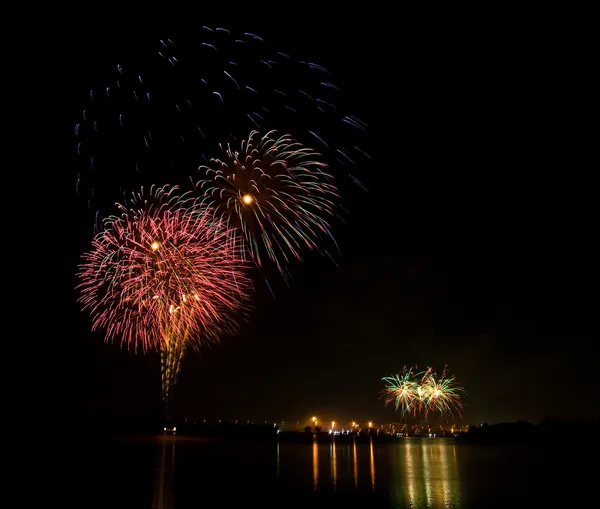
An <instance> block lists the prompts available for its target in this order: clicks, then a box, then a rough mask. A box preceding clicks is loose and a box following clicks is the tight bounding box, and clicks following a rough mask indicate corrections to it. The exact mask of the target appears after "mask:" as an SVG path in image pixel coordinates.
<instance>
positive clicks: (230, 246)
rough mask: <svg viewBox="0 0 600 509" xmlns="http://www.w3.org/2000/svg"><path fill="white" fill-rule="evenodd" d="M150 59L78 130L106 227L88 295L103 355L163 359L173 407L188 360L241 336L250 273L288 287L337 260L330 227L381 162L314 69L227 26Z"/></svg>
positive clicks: (97, 223)
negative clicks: (316, 257) (271, 273)
mask: <svg viewBox="0 0 600 509" xmlns="http://www.w3.org/2000/svg"><path fill="white" fill-rule="evenodd" d="M140 47H141V48H142V49H141V51H138V52H132V53H127V54H124V56H123V59H122V60H121V61H116V62H115V64H114V71H113V72H114V74H113V76H112V77H110V78H108V80H105V81H103V82H102V83H101V85H99V86H98V87H95V88H92V89H91V90H90V91H89V94H87V96H86V97H85V100H84V104H83V105H82V109H81V111H80V117H79V119H78V121H77V122H76V124H75V126H74V134H75V143H76V152H77V163H76V165H77V169H76V173H77V177H76V183H75V191H76V193H77V195H78V197H79V198H80V200H81V203H82V204H84V206H85V210H86V212H84V213H86V214H87V213H91V214H92V216H93V217H94V238H93V240H92V245H91V248H90V250H89V251H87V252H86V253H84V254H83V262H82V263H81V264H80V265H79V269H78V274H77V275H78V277H79V279H80V283H79V285H78V289H79V290H80V292H81V296H80V298H79V301H80V302H81V303H82V305H83V310H84V311H87V312H88V313H89V314H90V316H91V319H92V330H102V331H103V332H104V335H105V340H106V341H107V342H114V341H118V342H120V343H121V345H124V346H126V347H127V348H128V349H132V350H134V351H136V352H137V351H140V350H141V351H143V352H147V351H150V350H157V351H159V352H160V355H161V374H162V388H163V398H164V401H165V403H167V402H168V401H169V399H170V395H171V394H172V387H173V385H174V384H175V383H176V380H177V376H178V374H179V372H180V370H181V361H182V358H183V356H184V354H185V352H186V351H187V349H188V347H190V346H192V347H194V348H201V347H203V346H207V345H210V344H213V343H217V342H219V341H220V339H221V338H222V336H223V335H227V334H233V333H235V332H236V331H237V329H238V327H239V322H240V320H241V318H242V317H243V316H244V314H245V313H246V310H247V309H248V300H249V292H250V289H251V288H252V287H253V285H252V283H251V281H250V279H249V276H248V274H249V272H248V270H247V269H248V268H249V267H250V266H254V267H255V268H258V270H259V273H260V274H261V275H263V276H264V279H265V281H267V277H266V272H265V271H266V267H265V266H266V265H269V266H271V267H275V270H276V271H277V272H278V273H279V274H280V275H282V276H283V278H284V280H287V276H288V274H289V272H288V268H287V266H288V264H289V263H290V262H292V261H300V260H302V257H303V252H304V251H311V250H317V251H319V252H321V253H322V254H325V255H327V256H329V257H330V258H333V257H332V254H331V253H330V251H329V248H328V247H327V245H324V244H325V242H328V239H329V240H331V241H332V242H333V245H334V246H336V245H335V241H334V240H333V235H332V233H331V229H332V221H333V219H334V218H335V216H337V215H339V214H340V209H343V207H342V205H341V202H342V195H344V193H345V191H346V190H347V184H350V185H354V184H358V185H359V186H360V187H363V185H362V183H361V177H360V175H359V174H360V169H361V167H362V166H363V165H364V164H365V163H366V162H367V161H368V160H369V159H370V156H369V155H368V154H367V152H366V151H365V150H364V149H363V148H362V147H363V145H364V141H365V138H366V136H367V125H366V124H365V123H364V122H363V121H362V120H360V119H359V118H358V117H356V116H354V115H353V114H351V113H349V112H348V111H347V109H346V105H345V100H344V95H343V94H341V91H340V89H339V88H338V87H337V86H336V85H335V84H334V83H333V78H332V76H331V74H330V72H329V70H328V69H326V68H325V67H323V66H321V65H319V64H316V63H314V62H312V61H310V60H309V59H303V58H298V57H295V56H293V55H291V54H290V52H286V51H280V50H279V49H277V48H274V47H272V46H271V45H270V44H269V43H268V41H266V40H265V39H263V38H262V37H260V36H258V35H256V34H253V33H250V32H244V33H238V34H236V33H233V32H232V31H230V30H228V29H224V28H209V27H199V29H198V30H197V31H195V32H194V34H192V35H191V36H182V37H177V38H172V39H171V38H165V39H162V40H157V41H155V42H154V44H149V45H148V44H145V43H143V42H140ZM134 53H135V54H134ZM248 133H249V134H248ZM219 148H220V149H221V155H220V156H217V153H218V152H217V151H218V149H219ZM167 182H169V183H172V184H175V185H174V186H171V185H165V183H167ZM163 185H164V187H160V186H163ZM139 189H142V191H141V192H139V191H137V190H139ZM144 189H146V190H149V191H147V192H144ZM179 189H182V190H184V191H187V192H183V191H181V192H180V191H179ZM115 202H116V207H117V212H115V211H114V209H113V207H115ZM107 215H108V217H107V218H106V219H102V218H103V217H105V216H107ZM336 248H337V246H336ZM267 285H268V281H267ZM269 289H271V287H270V285H269Z"/></svg>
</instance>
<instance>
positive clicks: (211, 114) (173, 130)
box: [74, 27, 370, 217]
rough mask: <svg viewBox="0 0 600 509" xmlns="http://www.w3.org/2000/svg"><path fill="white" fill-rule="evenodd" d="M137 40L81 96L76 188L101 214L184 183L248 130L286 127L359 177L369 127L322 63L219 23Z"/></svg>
mask: <svg viewBox="0 0 600 509" xmlns="http://www.w3.org/2000/svg"><path fill="white" fill-rule="evenodd" d="M140 46H142V48H141V49H140V50H138V51H134V52H131V53H126V52H122V53H123V56H122V59H121V60H116V61H115V63H114V67H113V69H114V71H113V75H112V77H107V78H105V79H104V80H103V81H102V82H101V85H100V86H98V87H95V88H93V89H91V90H90V91H89V93H88V94H87V95H86V96H84V97H83V98H82V106H81V110H80V117H79V118H78V120H77V121H76V123H75V126H74V134H75V149H76V151H77V154H78V156H77V176H76V185H75V187H76V191H77V194H78V195H79V196H80V198H81V200H82V202H83V203H84V204H85V206H87V207H89V208H90V210H92V211H93V212H94V213H95V215H97V216H98V217H102V216H103V215H105V214H106V213H107V212H109V211H110V208H111V207H112V206H113V203H114V202H115V201H121V202H122V201H124V200H125V199H126V198H127V197H128V196H129V193H130V192H131V191H132V190H134V189H139V188H140V186H142V185H144V186H149V185H151V184H163V183H165V182H170V183H173V184H178V185H180V186H184V185H187V184H188V182H189V180H188V179H189V177H190V176H191V175H193V174H194V172H195V171H196V170H197V168H198V166H199V165H201V164H203V163H206V162H208V161H209V159H210V157H212V156H213V155H214V153H215V151H216V150H217V149H218V146H219V144H220V143H227V142H229V143H234V144H236V145H239V143H240V141H241V140H242V139H243V137H244V136H246V135H247V133H248V132H249V131H250V130H252V129H257V130H259V131H260V132H262V133H265V132H268V131H269V130H272V129H277V130H278V131H279V132H286V133H288V132H289V133H291V134H292V135H293V136H294V139H296V140H298V141H299V142H300V143H302V144H303V145H306V146H312V147H314V148H315V149H316V150H317V151H318V152H319V153H320V154H322V157H323V160H324V162H326V163H327V164H328V165H329V166H330V167H331V168H334V169H335V176H336V179H338V180H339V181H340V182H343V181H344V179H347V180H348V181H349V182H355V181H356V182H359V181H360V180H361V178H362V177H361V176H360V169H361V167H362V166H363V165H364V164H365V163H366V162H367V161H368V160H369V159H370V156H369V155H368V154H367V152H366V151H365V149H364V148H363V147H364V145H365V139H366V134H367V125H366V124H365V123H364V122H363V121H362V120H360V119H359V118H357V117H356V116H355V115H353V114H352V113H350V112H349V111H347V107H346V101H345V98H344V95H343V94H342V93H341V90H340V88H339V87H338V86H337V85H335V84H334V83H333V78H332V76H331V73H330V72H329V70H328V69H326V68H325V67H323V66H321V65H319V64H316V63H314V62H312V61H309V60H308V59H302V58H299V57H295V56H294V55H292V54H290V53H288V52H285V51H280V50H279V48H276V47H273V46H272V45H271V44H270V43H269V42H268V41H267V40H265V39H264V38H262V37H260V36H258V35H256V34H253V33H249V32H245V33H235V32H231V31H229V30H227V29H223V28H209V27H198V30H196V31H194V33H193V34H191V35H189V34H188V35H181V36H179V37H173V38H172V39H168V38H165V39H162V40H156V41H153V42H152V43H148V44H142V43H140Z"/></svg>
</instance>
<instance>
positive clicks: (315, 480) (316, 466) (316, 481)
mask: <svg viewBox="0 0 600 509" xmlns="http://www.w3.org/2000/svg"><path fill="white" fill-rule="evenodd" d="M313 486H314V489H315V491H317V488H318V487H319V446H318V444H317V437H316V436H315V437H314V438H313Z"/></svg>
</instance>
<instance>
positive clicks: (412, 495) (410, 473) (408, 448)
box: [404, 441, 417, 507]
mask: <svg viewBox="0 0 600 509" xmlns="http://www.w3.org/2000/svg"><path fill="white" fill-rule="evenodd" d="M404 449H405V453H406V486H407V489H408V503H409V507H416V502H417V501H416V490H415V485H414V478H415V474H414V470H415V467H414V464H413V457H412V444H411V443H410V442H408V441H406V442H405V446H404Z"/></svg>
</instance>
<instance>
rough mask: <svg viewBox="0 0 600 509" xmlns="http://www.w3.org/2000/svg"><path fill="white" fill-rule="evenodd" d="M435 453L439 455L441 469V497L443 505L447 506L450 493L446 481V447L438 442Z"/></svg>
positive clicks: (448, 474) (447, 476) (450, 496)
mask: <svg viewBox="0 0 600 509" xmlns="http://www.w3.org/2000/svg"><path fill="white" fill-rule="evenodd" d="M437 453H438V454H439V456H440V466H441V471H442V475H441V478H442V479H441V480H442V482H441V490H442V498H443V499H444V507H449V505H450V500H451V498H452V494H451V493H450V484H449V483H448V479H449V478H450V472H449V470H448V458H447V457H446V455H447V447H444V446H443V445H442V443H441V442H438V446H437Z"/></svg>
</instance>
